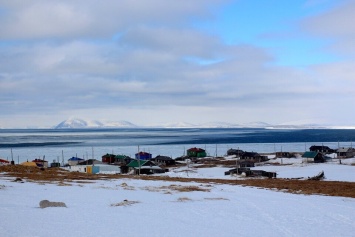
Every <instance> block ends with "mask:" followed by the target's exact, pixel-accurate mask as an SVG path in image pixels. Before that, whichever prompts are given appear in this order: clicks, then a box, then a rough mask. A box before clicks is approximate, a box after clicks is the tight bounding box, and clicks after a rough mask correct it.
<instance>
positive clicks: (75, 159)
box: [68, 157, 84, 161]
mask: <svg viewBox="0 0 355 237" xmlns="http://www.w3.org/2000/svg"><path fill="white" fill-rule="evenodd" d="M68 160H70V161H81V160H84V159H81V158H79V157H72V158H70V159H68Z"/></svg>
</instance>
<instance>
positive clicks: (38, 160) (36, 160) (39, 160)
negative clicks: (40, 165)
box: [32, 159, 48, 162]
mask: <svg viewBox="0 0 355 237" xmlns="http://www.w3.org/2000/svg"><path fill="white" fill-rule="evenodd" d="M32 162H48V161H46V160H41V159H34V160H33V161H32Z"/></svg>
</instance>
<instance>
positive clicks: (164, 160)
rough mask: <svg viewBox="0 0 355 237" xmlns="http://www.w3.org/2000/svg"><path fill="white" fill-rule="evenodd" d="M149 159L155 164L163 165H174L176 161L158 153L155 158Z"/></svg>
mask: <svg viewBox="0 0 355 237" xmlns="http://www.w3.org/2000/svg"><path fill="white" fill-rule="evenodd" d="M150 160H151V161H153V162H154V163H155V164H157V165H165V166H169V165H175V163H176V162H175V160H174V159H172V158H171V157H168V156H161V155H158V156H156V157H155V158H152V159H150Z"/></svg>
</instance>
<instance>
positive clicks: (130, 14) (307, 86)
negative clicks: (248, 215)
mask: <svg viewBox="0 0 355 237" xmlns="http://www.w3.org/2000/svg"><path fill="white" fill-rule="evenodd" d="M354 12H355V1H354V0H349V1H347V0H337V1H335V0H333V1H331V0H294V1H281V0H279V1H276V0H268V1H266V0H265V1H263V0H262V1H260V0H234V1H232V0H195V1H170V0H150V1H143V0H140V1H135V0H129V1H128V0H120V1H117V0H107V1H105V2H104V3H102V2H99V1H94V0H85V1H84V0H62V1H54V0H27V1H20V0H12V1H4V0H0V127H2V128H13V127H35V126H38V127H47V126H54V125H56V124H58V123H60V122H61V121H63V120H65V119H68V118H70V117H76V118H84V119H94V120H100V121H102V120H104V121H121V120H126V121H129V122H132V123H134V124H137V125H150V124H163V123H177V122H188V123H193V124H201V123H208V122H227V123H237V124H241V123H248V122H256V121H262V122H266V123H270V124H308V123H317V124H329V125H340V126H341V125H344V126H349V125H350V126H351V125H354V124H355V120H354V119H355V110H354V105H353V104H354V102H355V25H354V24H352V22H355V14H354Z"/></svg>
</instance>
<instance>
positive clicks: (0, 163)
mask: <svg viewBox="0 0 355 237" xmlns="http://www.w3.org/2000/svg"><path fill="white" fill-rule="evenodd" d="M9 164H10V162H9V161H8V160H4V159H0V165H9Z"/></svg>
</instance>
